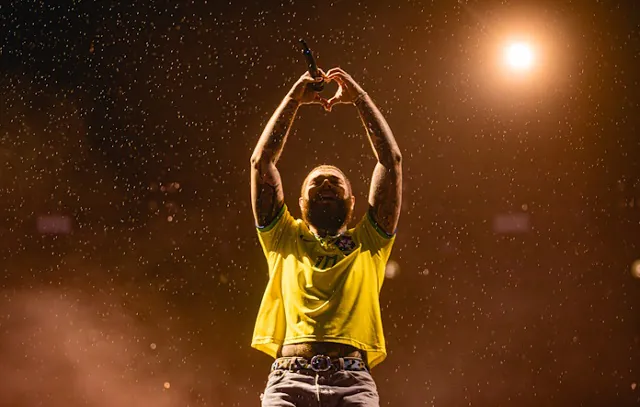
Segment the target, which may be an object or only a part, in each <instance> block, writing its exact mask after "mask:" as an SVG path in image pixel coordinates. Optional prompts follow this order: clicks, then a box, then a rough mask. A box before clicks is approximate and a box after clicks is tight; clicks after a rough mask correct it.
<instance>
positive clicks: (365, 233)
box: [354, 211, 396, 263]
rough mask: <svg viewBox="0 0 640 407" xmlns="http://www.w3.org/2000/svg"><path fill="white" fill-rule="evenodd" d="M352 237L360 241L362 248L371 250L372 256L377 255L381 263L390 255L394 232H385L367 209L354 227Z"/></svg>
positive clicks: (394, 236)
mask: <svg viewBox="0 0 640 407" xmlns="http://www.w3.org/2000/svg"><path fill="white" fill-rule="evenodd" d="M354 237H356V239H358V240H359V241H360V243H361V244H362V249H363V250H369V251H371V254H372V255H373V256H377V257H378V258H379V259H380V260H382V262H383V263H386V262H387V260H389V256H390V255H391V249H392V247H393V243H394V242H395V239H396V234H395V233H394V234H392V235H389V234H387V233H386V232H385V231H384V230H382V229H381V228H380V227H379V226H378V225H377V224H376V221H375V220H374V219H373V217H371V214H370V213H369V211H367V213H366V214H365V215H364V216H363V217H362V219H361V220H360V222H359V223H358V224H357V225H356V227H355V228H354Z"/></svg>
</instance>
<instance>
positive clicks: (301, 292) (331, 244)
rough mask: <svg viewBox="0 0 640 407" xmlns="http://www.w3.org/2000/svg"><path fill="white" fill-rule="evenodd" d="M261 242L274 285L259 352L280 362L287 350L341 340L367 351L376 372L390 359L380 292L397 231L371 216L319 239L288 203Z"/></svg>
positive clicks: (262, 313) (258, 329)
mask: <svg viewBox="0 0 640 407" xmlns="http://www.w3.org/2000/svg"><path fill="white" fill-rule="evenodd" d="M258 238H259V240H260V245H261V246H262V249H263V251H264V255H265V257H266V258H267V264H268V266H269V281H268V283H267V287H266V290H265V293H264V296H263V297H262V302H261V304H260V308H259V311H258V317H257V320H256V324H255V328H254V332H253V340H252V342H251V346H252V347H253V348H255V349H258V350H260V351H263V352H265V353H266V354H268V355H270V356H272V357H274V358H275V357H276V356H277V352H278V349H279V347H280V346H282V345H290V344H295V343H301V342H337V343H342V344H347V345H351V346H354V347H356V348H358V349H361V350H364V351H366V352H367V356H368V363H369V366H370V367H374V366H375V365H377V364H379V363H380V362H382V361H383V360H384V358H385V357H386V355H387V351H386V347H385V340H384V334H383V331H382V319H381V315H380V302H379V294H380V289H381V288H382V283H383V281H384V274H385V267H386V264H387V260H388V259H389V255H390V254H391V248H392V246H393V242H394V241H395V234H394V235H392V236H389V235H387V234H386V233H385V232H384V231H382V230H381V229H380V228H379V227H377V225H376V223H375V221H374V220H373V219H372V218H371V216H370V215H369V213H368V212H367V213H366V214H365V215H364V216H363V218H362V219H361V220H360V222H359V223H358V224H357V225H356V226H355V227H354V228H352V229H349V230H347V231H346V232H345V233H344V234H342V235H340V236H339V237H337V238H331V239H322V238H318V237H316V236H315V235H314V234H313V233H312V232H311V231H310V230H309V228H308V227H307V225H306V223H305V222H303V221H302V220H300V219H294V218H293V216H291V214H290V213H289V210H288V208H287V206H286V205H284V206H283V207H282V209H281V210H280V212H279V214H278V216H277V217H276V219H274V220H273V222H272V223H271V224H270V225H269V226H266V227H264V228H258Z"/></svg>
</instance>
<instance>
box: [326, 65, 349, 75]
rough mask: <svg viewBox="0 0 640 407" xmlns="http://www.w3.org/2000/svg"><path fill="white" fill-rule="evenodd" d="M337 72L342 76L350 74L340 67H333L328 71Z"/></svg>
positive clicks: (329, 72)
mask: <svg viewBox="0 0 640 407" xmlns="http://www.w3.org/2000/svg"><path fill="white" fill-rule="evenodd" d="M336 74H340V75H342V76H349V74H348V73H347V72H346V71H345V70H344V69H342V68H340V67H335V68H331V69H329V70H328V71H327V75H336Z"/></svg>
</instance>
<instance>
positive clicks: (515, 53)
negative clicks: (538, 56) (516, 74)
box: [504, 42, 534, 70]
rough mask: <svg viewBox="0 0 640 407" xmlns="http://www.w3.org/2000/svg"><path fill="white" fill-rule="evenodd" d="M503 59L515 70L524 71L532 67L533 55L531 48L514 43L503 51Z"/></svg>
mask: <svg viewBox="0 0 640 407" xmlns="http://www.w3.org/2000/svg"><path fill="white" fill-rule="evenodd" d="M504 59H505V62H506V63H507V65H508V66H509V67H511V68H512V69H515V70H526V69H529V68H531V66H533V61H534V53H533V49H532V48H531V46H530V45H529V44H527V43H524V42H514V43H511V44H509V45H507V47H506V48H505V50H504Z"/></svg>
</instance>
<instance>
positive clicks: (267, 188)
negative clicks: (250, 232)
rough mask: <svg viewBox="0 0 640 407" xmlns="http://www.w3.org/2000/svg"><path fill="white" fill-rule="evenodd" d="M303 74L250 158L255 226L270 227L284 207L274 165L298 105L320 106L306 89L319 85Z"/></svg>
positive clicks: (281, 190) (312, 94)
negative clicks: (310, 84)
mask: <svg viewBox="0 0 640 407" xmlns="http://www.w3.org/2000/svg"><path fill="white" fill-rule="evenodd" d="M320 80H322V78H318V79H314V78H312V77H311V76H310V75H309V74H308V73H305V74H304V75H302V76H301V77H300V79H298V81H297V82H296V83H295V84H294V85H293V87H292V88H291V90H290V91H289V93H288V94H287V96H286V97H285V98H284V99H283V100H282V102H281V103H280V105H279V106H278V108H277V109H276V111H275V112H274V113H273V115H272V116H271V119H269V122H268V123H267V125H266V126H265V128H264V130H263V132H262V135H261V136H260V139H259V140H258V144H257V145H256V148H255V149H254V150H253V154H252V155H251V204H252V207H253V216H254V218H255V221H256V226H259V227H263V226H267V225H269V224H270V223H271V222H273V220H274V219H275V217H276V216H277V215H278V212H279V211H280V209H281V208H282V205H284V192H283V189H282V181H281V179H280V173H279V172H278V169H277V168H276V163H277V161H278V159H279V158H280V154H281V153H282V149H283V147H284V143H285V141H286V140H287V135H288V134H289V129H290V128H291V124H292V123H293V119H294V118H295V116H296V112H297V111H298V107H299V106H300V105H301V104H310V103H321V101H320V97H319V96H318V93H317V92H315V91H313V89H312V88H311V87H310V86H308V85H309V83H311V82H314V81H320Z"/></svg>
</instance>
